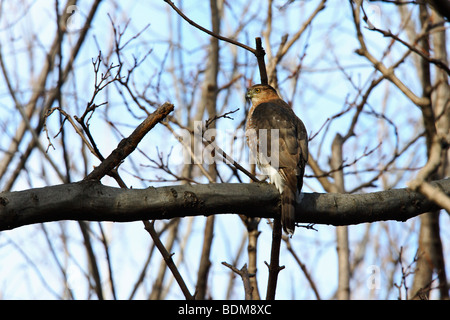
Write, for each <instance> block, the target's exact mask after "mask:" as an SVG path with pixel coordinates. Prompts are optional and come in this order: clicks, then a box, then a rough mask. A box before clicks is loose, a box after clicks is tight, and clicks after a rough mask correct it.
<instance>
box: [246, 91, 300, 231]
mask: <svg viewBox="0 0 450 320" xmlns="http://www.w3.org/2000/svg"><path fill="white" fill-rule="evenodd" d="M246 98H247V99H249V100H251V103H252V106H251V108H250V110H249V112H248V115H247V123H246V128H245V131H246V136H247V143H248V145H249V148H250V152H251V153H255V152H256V163H257V165H258V168H259V169H260V170H261V171H262V173H263V174H266V175H268V176H269V180H270V183H272V184H274V185H275V186H276V188H277V189H278V191H279V192H280V194H281V224H282V226H283V230H284V231H285V232H286V233H288V234H289V235H291V236H292V235H293V234H294V230H295V205H296V203H297V202H298V201H299V196H300V190H301V189H302V186H303V174H304V172H305V166H306V162H307V161H308V134H307V132H306V128H305V125H304V124H303V122H302V121H301V120H300V119H299V118H298V117H297V116H296V115H295V113H294V111H293V110H292V108H291V107H290V106H289V105H288V104H287V103H286V102H285V101H283V100H282V99H281V98H280V96H279V95H278V94H277V92H276V90H275V89H274V88H272V87H271V86H269V85H262V84H257V85H254V86H252V87H251V88H249V89H248V90H247V94H246Z"/></svg>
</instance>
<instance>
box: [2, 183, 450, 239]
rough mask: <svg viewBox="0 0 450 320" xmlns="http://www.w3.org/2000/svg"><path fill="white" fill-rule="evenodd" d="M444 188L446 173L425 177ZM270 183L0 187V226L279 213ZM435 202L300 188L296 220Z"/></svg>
mask: <svg viewBox="0 0 450 320" xmlns="http://www.w3.org/2000/svg"><path fill="white" fill-rule="evenodd" d="M430 184H431V185H432V186H433V187H436V188H439V189H440V190H442V191H443V192H444V193H445V194H447V195H449V194H450V179H443V180H438V181H434V182H431V183H430ZM279 206H280V198H279V193H278V192H277V190H276V188H275V187H274V186H273V185H269V184H265V183H251V184H228V183H222V184H219V183H217V184H207V185H177V186H172V187H161V188H148V189H120V188H113V187H108V186H104V185H102V184H101V183H100V182H98V181H82V182H78V183H71V184H63V185H56V186H51V187H44V188H37V189H30V190H25V191H16V192H2V193H0V231H2V230H8V229H14V228H17V227H21V226H24V225H29V224H33V223H43V222H50V221H59V220H89V221H117V222H130V221H138V220H154V219H171V218H174V217H183V216H199V215H204V216H209V215H212V214H224V213H236V212H239V214H245V215H247V216H249V217H263V218H273V217H275V216H276V215H277V214H279ZM437 209H439V207H438V206H437V205H436V204H435V203H434V202H432V201H430V200H428V199H427V198H426V197H424V196H423V195H422V194H420V193H418V192H413V191H410V190H409V189H393V190H387V191H381V192H374V193H367V194H333V193H326V194H322V193H305V194H304V196H303V200H302V202H301V204H299V205H298V207H297V219H296V220H297V222H299V223H317V224H330V225H349V224H358V223H365V222H375V221H384V220H397V221H406V220H408V219H410V218H412V217H415V216H418V215H420V214H421V213H424V212H427V211H432V210H437Z"/></svg>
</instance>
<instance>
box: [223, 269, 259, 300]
mask: <svg viewBox="0 0 450 320" xmlns="http://www.w3.org/2000/svg"><path fill="white" fill-rule="evenodd" d="M222 264H223V265H224V266H226V267H228V268H230V269H231V270H232V271H233V272H234V273H236V274H238V275H239V276H240V277H241V279H242V282H243V283H244V291H245V300H251V299H252V291H253V287H252V286H251V285H250V277H254V276H255V274H250V273H249V272H248V270H247V264H244V266H243V267H242V268H241V270H239V269H238V268H236V267H234V266H232V265H231V264H229V263H226V262H225V261H223V262H222Z"/></svg>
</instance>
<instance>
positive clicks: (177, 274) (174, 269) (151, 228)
mask: <svg viewBox="0 0 450 320" xmlns="http://www.w3.org/2000/svg"><path fill="white" fill-rule="evenodd" d="M142 222H143V223H144V226H145V230H147V232H148V233H149V234H150V236H151V237H152V239H153V242H154V243H155V245H156V247H157V248H158V250H159V251H160V252H161V255H162V257H163V259H164V261H165V262H166V264H167V266H168V267H169V269H170V271H172V274H173V276H174V278H175V280H176V281H177V282H178V285H179V286H180V288H181V291H182V292H183V294H184V296H185V297H186V300H194V296H192V295H191V293H190V292H189V289H188V288H187V286H186V283H185V282H184V280H183V277H182V276H181V274H180V272H179V271H178V269H177V267H176V265H175V263H174V262H173V260H172V255H171V254H170V253H169V252H167V250H166V248H165V247H164V244H163V243H162V242H161V240H160V239H159V237H158V234H157V233H156V230H155V227H154V224H155V221H154V220H153V221H152V222H149V221H147V220H143V221H142Z"/></svg>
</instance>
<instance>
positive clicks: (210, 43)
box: [0, 0, 450, 299]
mask: <svg viewBox="0 0 450 320" xmlns="http://www.w3.org/2000/svg"><path fill="white" fill-rule="evenodd" d="M144 12H145V19H143V18H142V17H141V15H142V13H144ZM6 13H8V14H6ZM0 15H1V18H2V19H0V21H1V24H0V68H1V74H2V78H3V79H4V81H3V83H2V84H3V85H2V86H0V88H2V90H1V93H2V95H1V96H0V101H1V103H0V108H1V110H2V112H1V115H2V116H1V117H0V130H1V131H2V135H1V139H0V183H1V186H2V192H1V193H0V230H2V232H1V234H0V253H1V254H0V256H1V257H2V258H0V259H2V260H3V259H6V258H7V259H10V260H8V261H13V262H12V263H10V262H8V264H4V263H0V264H1V265H2V268H3V266H5V269H4V270H3V269H2V273H1V274H2V277H0V296H1V297H2V298H7V299H8V298H36V297H38V298H42V297H45V298H46V297H51V298H56V299H80V298H81V299H126V298H129V299H133V298H149V299H165V298H171V299H173V298H181V299H183V298H185V299H218V298H219V299H220V298H242V299H244V298H245V299H261V298H267V299H273V298H289V299H300V298H307V299H332V298H336V299H352V298H366V299H369V298H371V299H393V298H402V299H403V298H407V299H447V298H448V295H449V292H448V291H449V288H448V281H447V273H448V271H449V270H448V266H447V264H446V262H447V261H446V259H445V258H446V256H448V254H446V250H447V249H446V246H447V244H448V243H449V240H450V239H449V237H448V233H447V232H445V226H446V225H447V224H448V223H447V222H448V219H449V216H448V214H447V213H448V212H449V211H450V197H449V195H450V183H449V179H448V176H449V172H450V169H449V167H450V166H449V159H450V153H449V145H450V133H449V124H450V102H449V94H450V88H449V83H448V76H449V74H450V69H449V66H448V54H447V52H448V43H447V37H446V32H447V28H448V8H446V7H445V5H441V4H440V3H439V2H436V1H351V0H349V1H348V2H347V3H346V5H345V6H343V5H342V2H341V3H340V4H337V3H336V2H330V1H325V0H324V1H314V2H309V1H272V0H270V1H267V2H264V3H261V4H258V5H257V6H255V4H254V3H252V2H248V1H236V2H235V1H233V2H232V3H231V2H227V1H220V0H211V1H209V2H201V3H200V4H199V3H198V2H196V3H195V5H194V4H193V3H192V2H190V1H176V2H175V1H169V0H164V1H163V0H161V1H151V2H123V1H119V0H114V1H108V2H102V1H91V2H90V3H89V4H87V3H79V2H77V1H71V0H68V1H66V2H64V3H62V2H61V1H58V0H55V1H54V2H53V3H51V5H50V4H49V2H46V3H45V4H43V3H42V2H33V1H22V2H20V5H19V4H18V2H12V1H11V2H1V4H0ZM255 82H262V83H269V84H271V85H272V86H274V87H275V88H276V89H277V90H278V92H279V93H280V95H281V96H282V97H283V99H284V100H286V101H288V102H289V103H290V104H291V105H292V107H293V109H294V111H295V112H296V113H297V114H298V115H299V117H300V118H302V120H303V121H304V122H305V124H306V127H307V128H308V133H309V136H310V142H309V145H310V147H309V149H310V158H309V161H308V164H309V166H308V168H307V172H306V175H305V187H304V195H303V199H302V201H301V203H299V204H298V206H297V208H296V220H297V223H298V225H299V227H301V228H300V230H299V232H298V233H297V234H296V235H295V237H293V238H288V237H286V236H285V235H283V234H281V228H280V226H279V223H278V222H279V220H278V217H279V209H280V208H279V206H280V199H279V194H278V192H277V190H276V188H274V187H273V186H271V185H269V184H267V183H265V182H264V180H265V178H266V177H264V176H262V175H260V174H259V172H258V171H255V168H254V166H252V165H251V163H250V161H249V157H248V150H247V149H246V147H245V137H244V134H243V128H244V125H245V118H246V112H247V105H246V104H245V100H244V92H245V88H246V87H247V86H249V85H250V84H253V83H255ZM446 212H447V213H446ZM72 220H74V221H72ZM113 222H123V223H113ZM8 230H9V231H8ZM245 248H247V250H245ZM155 249H156V250H155ZM336 249H337V250H336ZM5 257H6V258H5ZM0 261H1V260H0ZM10 266H11V267H10ZM19 266H25V267H23V268H20V269H19V270H20V271H17V272H18V273H17V272H16V271H15V269H17V268H18V267H19ZM11 268H14V269H11ZM16 274H18V275H19V276H17V277H16ZM125 274H126V276H124V275H125ZM18 278H20V280H18ZM224 279H225V280H224ZM23 287H27V288H31V290H27V293H26V294H27V295H25V290H23ZM264 291H266V295H265V296H264V295H263V294H262V293H263V292H264Z"/></svg>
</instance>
